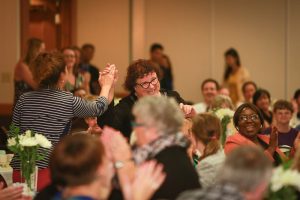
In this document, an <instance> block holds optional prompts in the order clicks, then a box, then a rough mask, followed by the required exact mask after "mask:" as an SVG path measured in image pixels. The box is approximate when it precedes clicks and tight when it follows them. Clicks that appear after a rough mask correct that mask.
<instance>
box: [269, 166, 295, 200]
mask: <svg viewBox="0 0 300 200" xmlns="http://www.w3.org/2000/svg"><path fill="white" fill-rule="evenodd" d="M290 163H291V161H289V163H286V164H285V165H281V166H279V167H277V168H275V169H274V171H273V175H272V177H271V181H270V187H269V193H268V197H267V198H266V199H269V200H281V199H286V198H288V199H289V200H296V199H297V191H300V173H299V172H298V171H297V170H295V169H291V168H290Z"/></svg>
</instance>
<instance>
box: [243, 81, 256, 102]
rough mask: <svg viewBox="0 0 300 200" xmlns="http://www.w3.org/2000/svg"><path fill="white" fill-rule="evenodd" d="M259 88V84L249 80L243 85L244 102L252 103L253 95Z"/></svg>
mask: <svg viewBox="0 0 300 200" xmlns="http://www.w3.org/2000/svg"><path fill="white" fill-rule="evenodd" d="M256 90H257V86H256V84H255V82H253V81H247V82H245V83H244V84H243V86H242V92H243V96H244V103H252V97H253V95H254V93H255V92H256Z"/></svg>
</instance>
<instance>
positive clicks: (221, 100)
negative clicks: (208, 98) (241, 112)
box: [211, 95, 234, 110]
mask: <svg viewBox="0 0 300 200" xmlns="http://www.w3.org/2000/svg"><path fill="white" fill-rule="evenodd" d="M224 104H227V106H228V108H229V109H231V110H233V109H234V106H233V104H232V101H231V99H230V97H228V96H225V95H217V96H216V97H215V98H214V100H213V102H212V105H211V109H212V110H215V109H219V108H223V105H224Z"/></svg>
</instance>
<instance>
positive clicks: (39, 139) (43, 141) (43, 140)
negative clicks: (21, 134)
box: [35, 134, 52, 149]
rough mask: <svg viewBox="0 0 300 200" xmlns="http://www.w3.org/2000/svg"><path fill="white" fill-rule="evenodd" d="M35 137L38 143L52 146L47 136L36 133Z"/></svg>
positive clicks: (45, 146)
mask: <svg viewBox="0 0 300 200" xmlns="http://www.w3.org/2000/svg"><path fill="white" fill-rule="evenodd" d="M35 139H36V141H37V143H38V144H39V145H40V146H41V147H43V148H47V149H49V148H51V147H52V144H51V142H50V141H49V140H48V139H47V138H46V137H45V136H43V135H41V134H35Z"/></svg>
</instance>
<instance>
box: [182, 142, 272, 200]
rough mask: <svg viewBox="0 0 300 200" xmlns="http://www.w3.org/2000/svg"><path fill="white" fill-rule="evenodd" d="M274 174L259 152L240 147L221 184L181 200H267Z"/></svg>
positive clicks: (221, 175) (223, 171)
mask: <svg viewBox="0 0 300 200" xmlns="http://www.w3.org/2000/svg"><path fill="white" fill-rule="evenodd" d="M271 174H272V165H271V163H270V161H269V160H268V159H267V158H266V156H265V155H264V153H263V152H262V151H261V150H260V149H259V148H255V147H251V146H244V147H239V148H237V149H235V150H234V151H233V152H232V153H230V154H229V155H228V156H227V158H226V160H225V163H224V166H223V167H222V168H221V170H220V172H219V173H218V175H217V177H218V181H217V184H215V185H213V186H211V187H209V188H205V189H202V190H194V191H188V192H185V193H183V194H181V195H180V197H179V198H177V200H229V199H230V200H263V199H264V195H265V193H266V191H267V189H268V183H269V180H270V177H271Z"/></svg>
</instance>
